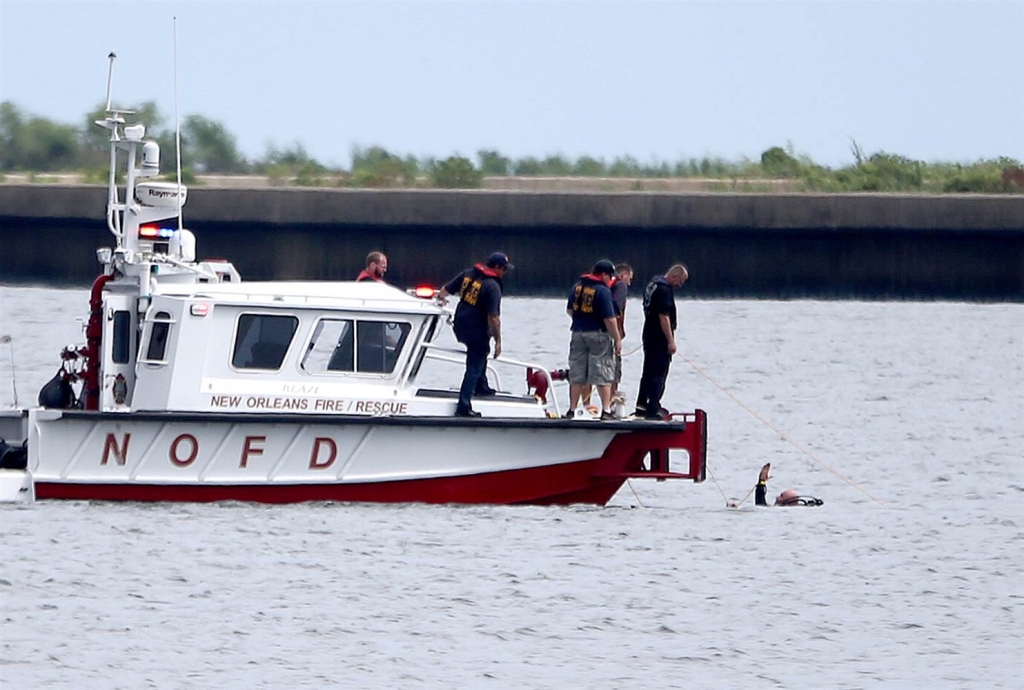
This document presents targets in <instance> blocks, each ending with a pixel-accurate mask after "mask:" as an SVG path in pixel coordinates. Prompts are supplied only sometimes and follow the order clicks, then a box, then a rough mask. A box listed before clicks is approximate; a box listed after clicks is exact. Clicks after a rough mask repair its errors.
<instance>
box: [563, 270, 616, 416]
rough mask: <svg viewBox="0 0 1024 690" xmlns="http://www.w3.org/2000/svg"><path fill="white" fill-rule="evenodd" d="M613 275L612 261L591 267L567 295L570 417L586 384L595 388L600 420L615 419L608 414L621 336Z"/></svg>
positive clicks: (609, 412) (568, 414) (610, 413)
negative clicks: (612, 290)
mask: <svg viewBox="0 0 1024 690" xmlns="http://www.w3.org/2000/svg"><path fill="white" fill-rule="evenodd" d="M614 274H615V266H614V265H613V264H612V262H611V261H606V260H601V261H598V262H597V263H596V264H594V268H593V269H592V270H591V271H590V273H585V274H583V275H582V276H580V280H579V282H578V283H576V285H574V286H573V289H572V292H570V293H569V301H568V303H567V304H566V311H567V313H568V314H569V316H571V317H572V326H571V329H572V336H571V339H570V341H569V411H568V413H567V414H566V416H567V417H570V416H572V415H573V413H574V411H575V409H576V406H577V405H578V404H579V402H580V398H581V397H582V395H583V389H584V388H585V387H586V386H587V384H591V385H594V386H596V387H597V395H598V396H599V397H600V398H601V419H615V416H614V415H613V414H612V412H611V401H612V383H614V382H615V357H616V355H621V354H622V336H621V334H620V333H619V322H618V321H617V320H616V318H615V304H614V302H613V301H612V293H611V290H609V289H608V284H609V283H610V282H611V280H612V276H613V275H614Z"/></svg>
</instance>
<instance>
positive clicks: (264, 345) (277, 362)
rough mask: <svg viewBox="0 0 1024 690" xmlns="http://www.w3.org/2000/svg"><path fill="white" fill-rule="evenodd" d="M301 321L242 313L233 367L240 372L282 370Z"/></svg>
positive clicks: (232, 360) (288, 317)
mask: <svg viewBox="0 0 1024 690" xmlns="http://www.w3.org/2000/svg"><path fill="white" fill-rule="evenodd" d="M298 327H299V320H298V319H297V318H296V317H294V316H276V315H273V316H272V315H270V314H242V315H241V316H239V317H238V328H237V329H236V331H235V347H234V351H233V353H232V355H231V365H232V366H234V367H236V368H238V369H269V370H274V371H276V370H277V369H280V368H281V364H282V363H283V362H284V356H285V355H286V354H287V353H288V346H289V345H291V342H292V337H293V336H294V335H295V330H296V329H297V328H298Z"/></svg>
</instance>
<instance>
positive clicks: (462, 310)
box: [438, 252, 515, 417]
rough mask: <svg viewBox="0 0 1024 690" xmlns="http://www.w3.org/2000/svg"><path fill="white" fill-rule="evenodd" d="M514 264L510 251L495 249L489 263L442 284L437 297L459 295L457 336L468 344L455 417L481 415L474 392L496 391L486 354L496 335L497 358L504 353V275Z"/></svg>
mask: <svg viewBox="0 0 1024 690" xmlns="http://www.w3.org/2000/svg"><path fill="white" fill-rule="evenodd" d="M512 268H515V267H514V266H513V265H512V262H511V261H510V260H509V258H508V255H507V254H505V253H503V252H494V253H493V254H491V255H490V256H489V257H488V258H487V261H486V263H484V264H477V265H476V266H473V267H472V268H467V269H466V270H465V271H463V272H462V273H459V274H458V275H457V276H455V277H454V278H452V279H451V280H450V281H448V284H447V285H445V286H444V287H443V288H441V292H440V293H439V294H438V299H440V300H441V301H442V302H443V301H445V300H446V299H447V298H448V295H454V294H456V293H458V295H459V306H458V307H456V308H455V325H454V331H455V338H456V339H457V340H458V341H459V342H460V343H462V344H463V345H465V346H466V373H465V375H464V376H463V377H462V385H461V386H460V388H459V402H458V404H457V405H456V406H455V416H456V417H479V416H480V413H479V412H477V411H475V410H474V409H473V404H472V397H473V396H474V395H494V393H495V391H494V389H493V388H491V387H490V385H489V384H488V383H487V355H489V354H490V352H491V338H494V358H495V359H497V358H498V357H500V356H501V292H502V289H503V286H502V283H501V279H502V278H503V277H504V276H505V274H506V273H507V272H508V271H509V270H511V269H512Z"/></svg>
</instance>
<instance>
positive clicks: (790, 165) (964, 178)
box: [0, 101, 1024, 193]
mask: <svg viewBox="0 0 1024 690" xmlns="http://www.w3.org/2000/svg"><path fill="white" fill-rule="evenodd" d="M131 110H134V111H135V115H134V116H132V120H133V121H138V122H144V123H147V138H149V139H152V140H154V141H156V142H157V143H159V144H160V148H161V151H163V152H164V155H168V152H173V151H174V150H175V135H174V130H173V128H171V127H168V126H166V125H165V119H164V118H163V116H162V114H161V113H160V112H159V109H158V108H157V106H156V104H155V103H154V102H152V101H147V102H145V103H142V104H141V105H139V106H137V107H134V108H131ZM105 115H106V113H105V111H104V107H103V106H102V105H101V106H98V107H97V108H95V109H94V110H93V111H91V112H89V113H87V114H86V115H85V116H84V118H83V121H82V123H81V126H75V125H70V124H62V123H58V122H54V121H52V120H50V119H48V118H45V117H39V116H36V115H31V114H28V113H25V112H24V111H22V110H21V109H20V108H18V107H17V106H16V105H15V104H14V103H12V102H10V101H3V102H2V103H0V175H2V174H3V173H5V172H27V173H30V174H33V175H38V174H45V173H54V172H78V173H81V174H83V175H84V176H85V178H86V179H87V180H89V181H95V182H100V181H103V180H105V179H106V176H107V165H108V162H109V151H108V148H107V147H108V134H107V132H106V130H103V129H100V128H99V127H96V126H95V125H93V122H94V121H96V120H102V119H103V118H104V117H105ZM181 147H182V160H183V162H184V163H185V166H186V167H185V168H183V171H182V177H183V179H184V181H186V182H188V183H190V184H196V183H197V182H198V178H197V176H198V175H207V174H231V175H262V176H266V177H268V178H269V179H270V180H271V183H272V184H281V185H284V184H292V185H297V186H347V187H438V188H448V189H453V188H478V187H480V186H482V184H483V178H484V177H487V176H490V177H497V176H521V177H612V178H634V179H637V180H642V179H669V178H690V179H693V178H699V179H710V180H717V181H719V183H720V184H721V186H722V188H723V189H728V188H729V187H730V186H732V187H733V188H735V187H736V186H737V185H738V184H740V183H741V182H742V183H743V185H744V187H745V188H748V189H750V188H753V189H756V188H757V186H756V185H757V182H758V181H765V182H767V181H769V180H771V181H776V180H785V181H787V189H790V190H793V191H809V192H925V193H940V192H947V193H948V192H975V193H1021V192H1024V168H1022V165H1021V162H1020V161H1018V160H1015V159H1012V158H1009V157H1001V158H996V159H984V160H978V161H975V162H973V163H969V164H962V163H953V162H924V161H919V160H913V159H911V158H906V157H904V156H899V155H895V154H891V153H887V152H877V153H873V154H870V155H868V154H865V153H864V152H863V151H862V149H861V148H860V146H859V145H858V144H857V142H855V141H851V146H850V151H851V162H850V163H849V164H848V165H846V166H843V167H840V168H830V167H827V166H824V165H819V164H817V163H815V162H814V161H813V160H811V159H810V158H809V157H807V156H804V155H800V154H798V153H796V152H795V150H794V148H793V146H792V145H791V144H789V145H786V146H784V147H783V146H774V147H772V148H769V149H767V150H766V151H764V152H763V153H762V154H761V156H760V158H759V159H758V160H751V159H746V158H744V159H741V160H738V161H730V160H726V159H724V158H719V157H710V156H704V157H702V158H688V159H684V160H679V161H677V162H674V163H670V162H666V161H652V162H648V163H643V162H641V161H639V160H637V159H636V158H634V157H632V156H619V157H616V158H614V159H612V160H611V161H606V160H604V159H602V158H594V157H591V156H580V157H579V158H576V159H575V160H574V159H571V158H567V157H565V156H562V155H557V154H556V155H548V156H545V157H543V158H537V157H532V156H527V157H523V158H517V159H513V158H510V157H508V156H505V155H503V154H502V153H501V152H500V151H498V150H495V149H483V150H480V151H478V152H477V155H476V160H475V161H473V160H470V159H469V158H466V157H464V156H460V155H453V156H449V157H447V158H444V159H439V158H434V157H428V158H416V157H415V156H410V155H405V156H403V155H401V154H398V153H394V152H391V151H388V150H387V149H385V148H383V147H380V146H372V147H368V148H362V147H357V148H356V149H355V150H354V151H353V155H352V166H351V168H350V169H348V170H344V169H339V168H330V167H328V166H325V165H323V164H321V163H320V162H318V161H317V160H316V159H315V158H314V157H313V156H311V155H310V154H309V153H308V152H307V151H306V150H305V149H304V148H303V147H302V145H301V144H297V143H296V144H293V145H291V146H288V147H284V148H278V147H277V146H275V145H268V146H267V149H266V151H265V153H264V155H263V156H262V157H260V158H256V159H248V158H246V157H245V156H244V155H243V154H242V153H241V152H240V151H239V149H238V143H237V140H236V138H235V136H234V135H233V134H231V133H230V132H229V131H228V130H227V128H225V127H224V125H223V124H222V123H220V122H217V121H215V120H211V119H209V118H206V117H204V116H202V115H188V116H186V117H185V118H184V120H183V121H182V126H181ZM170 176H171V177H173V173H172V174H171V175H170Z"/></svg>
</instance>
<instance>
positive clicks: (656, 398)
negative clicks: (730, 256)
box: [634, 264, 690, 419]
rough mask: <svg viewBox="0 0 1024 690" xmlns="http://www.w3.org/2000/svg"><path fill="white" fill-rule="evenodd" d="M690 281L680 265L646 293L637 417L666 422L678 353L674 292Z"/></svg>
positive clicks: (653, 283) (669, 271)
mask: <svg viewBox="0 0 1024 690" xmlns="http://www.w3.org/2000/svg"><path fill="white" fill-rule="evenodd" d="M689 277H690V273H689V271H687V270H686V266H684V265H683V264H676V265H674V266H672V268H670V269H668V271H667V272H666V273H665V275H664V276H655V277H654V278H653V279H652V280H651V282H650V283H648V284H647V287H646V288H645V289H644V333H643V344H644V368H643V373H642V374H641V376H640V392H639V393H638V394H637V399H636V412H634V414H635V415H636V416H637V417H644V418H646V419H664V416H663V415H662V412H661V396H662V395H664V393H665V381H666V380H667V379H668V367H669V364H671V363H672V355H674V354H675V353H676V338H675V330H676V300H675V295H674V294H673V293H672V290H673V288H677V287H682V285H683V283H685V282H686V281H687V279H688V278H689Z"/></svg>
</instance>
